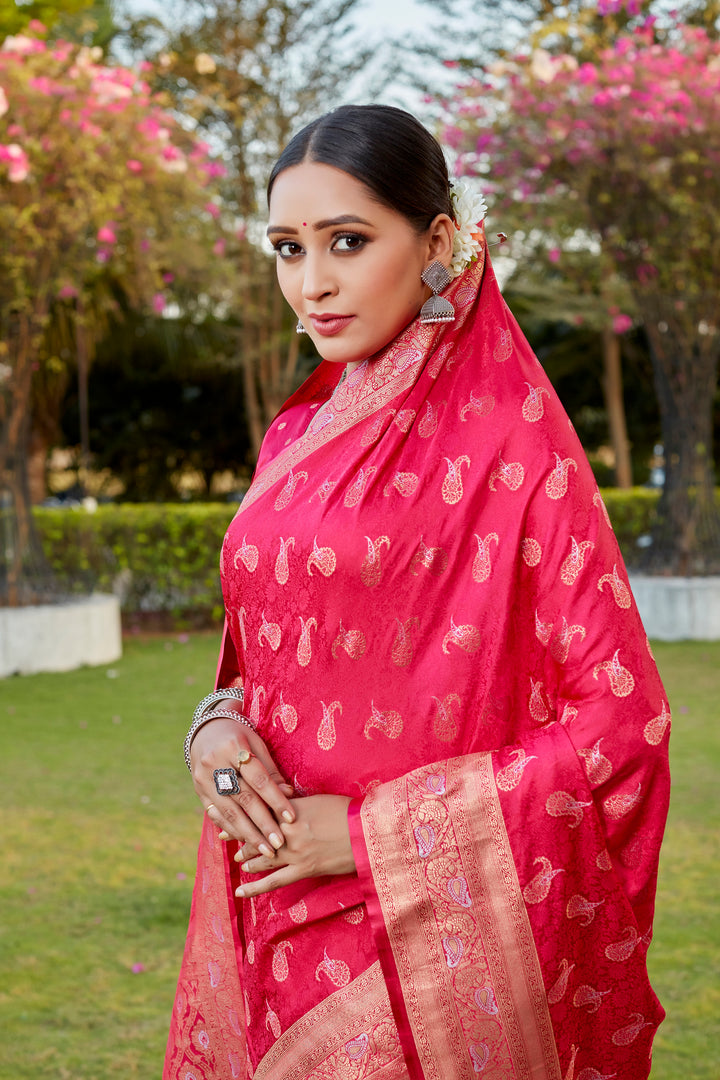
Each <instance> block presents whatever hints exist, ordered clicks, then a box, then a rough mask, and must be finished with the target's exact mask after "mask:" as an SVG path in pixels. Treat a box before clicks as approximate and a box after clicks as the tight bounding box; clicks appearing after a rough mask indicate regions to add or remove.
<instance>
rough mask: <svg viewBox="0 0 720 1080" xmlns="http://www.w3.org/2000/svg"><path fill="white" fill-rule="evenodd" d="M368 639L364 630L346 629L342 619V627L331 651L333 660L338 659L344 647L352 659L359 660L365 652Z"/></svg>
mask: <svg viewBox="0 0 720 1080" xmlns="http://www.w3.org/2000/svg"><path fill="white" fill-rule="evenodd" d="M366 648H367V641H366V638H365V635H364V634H363V632H362V630H346V629H345V627H344V626H343V624H342V620H341V621H340V629H339V630H338V632H337V635H336V637H335V640H334V641H333V643H332V647H331V650H330V651H331V652H332V656H333V660H337V658H338V656H339V655H340V650H341V649H343V650H344V651H345V652H346V653H347V655H348V656H349V657H350V659H351V660H359V659H360V657H361V656H363V654H364V653H365V649H366Z"/></svg>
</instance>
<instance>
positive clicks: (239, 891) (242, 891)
mask: <svg viewBox="0 0 720 1080" xmlns="http://www.w3.org/2000/svg"><path fill="white" fill-rule="evenodd" d="M235 895H236V896H244V895H245V890H244V889H243V887H242V885H241V886H240V888H239V889H236V890H235Z"/></svg>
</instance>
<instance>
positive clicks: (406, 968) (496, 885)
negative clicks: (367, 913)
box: [361, 754, 560, 1080]
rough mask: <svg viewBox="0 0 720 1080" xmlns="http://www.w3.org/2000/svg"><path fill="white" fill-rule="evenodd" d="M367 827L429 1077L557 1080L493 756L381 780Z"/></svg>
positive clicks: (367, 805)
mask: <svg viewBox="0 0 720 1080" xmlns="http://www.w3.org/2000/svg"><path fill="white" fill-rule="evenodd" d="M361 820H362V824H363V830H364V834H365V840H366V844H367V849H368V857H369V862H370V867H371V871H372V875H373V883H374V887H375V889H376V890H377V894H378V897H379V902H380V905H381V907H382V910H383V914H384V918H385V925H386V928H387V933H388V937H389V940H390V944H391V947H392V951H393V956H394V959H395V965H396V967H397V972H398V975H399V981H400V985H401V988H402V995H403V1000H404V1004H405V1008H406V1010H407V1015H408V1018H409V1021H410V1026H411V1028H412V1032H413V1037H414V1040H415V1046H416V1048H417V1053H418V1056H419V1059H420V1063H421V1067H422V1070H423V1075H424V1076H425V1077H426V1078H427V1080H472V1078H474V1077H475V1076H476V1075H477V1073H478V1072H483V1073H484V1074H485V1075H488V1076H492V1078H493V1080H560V1064H559V1061H558V1056H557V1050H556V1047H555V1041H554V1037H553V1033H552V1025H551V1021H550V1015H549V1010H548V1005H547V1000H546V996H545V989H544V985H543V979H542V972H541V969H540V962H539V959H538V955H537V951H536V949H535V944H534V941H533V937H532V931H531V928H530V924H529V921H528V919H527V914H526V912H525V907H524V902H523V898H522V892H521V889H520V883H519V881H518V878H517V873H516V871H515V866H514V862H513V858H512V853H511V849H510V845H509V841H508V837H507V832H506V830H505V825H504V821H503V818H502V812H501V808H500V802H499V798H498V794H497V789H496V787H495V781H494V777H493V770H492V758H491V756H490V755H489V754H477V755H473V756H471V757H465V758H458V759H451V760H450V761H448V762H446V763H443V764H437V763H436V764H435V765H431V766H427V767H424V768H422V769H418V770H416V771H415V772H413V773H411V774H409V775H408V776H407V777H402V778H400V779H398V780H396V781H393V782H392V783H390V784H385V785H382V787H380V788H378V789H377V790H376V791H375V792H373V793H372V794H371V795H369V796H367V797H366V799H365V801H364V803H363V806H362V810H361ZM486 1070H487V1071H486Z"/></svg>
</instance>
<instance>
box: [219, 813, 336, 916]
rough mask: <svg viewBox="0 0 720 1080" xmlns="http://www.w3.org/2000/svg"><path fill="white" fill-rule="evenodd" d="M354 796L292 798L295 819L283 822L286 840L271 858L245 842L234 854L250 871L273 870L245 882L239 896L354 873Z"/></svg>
mask: <svg viewBox="0 0 720 1080" xmlns="http://www.w3.org/2000/svg"><path fill="white" fill-rule="evenodd" d="M350 802H351V800H350V799H349V798H348V797H346V796H345V795H308V796H307V798H303V799H293V800H292V805H293V807H294V809H295V817H296V820H295V822H294V823H293V824H290V823H285V822H283V823H282V825H281V826H280V828H281V829H282V834H283V837H284V838H285V843H284V844H283V846H282V847H281V848H280V850H279V851H276V852H274V854H273V855H272V856H271V857H270V858H268V857H267V856H266V855H264V854H260V853H258V850H257V848H256V845H253V844H245V845H243V847H242V848H241V849H240V850H239V851H238V853H237V854H236V855H235V859H236V861H237V862H242V868H243V870H245V871H246V873H249V874H261V873H264V872H265V871H268V870H271V871H273V873H270V874H268V875H267V877H264V878H260V879H258V880H257V881H248V882H245V883H244V884H243V885H242V886H241V887H240V888H239V889H237V891H236V893H235V895H236V896H246V897H247V896H259V895H260V893H266V892H271V891H272V890H273V889H279V888H280V887H281V886H282V885H289V884H290V883H291V882H293V881H300V880H301V879H302V878H310V877H324V876H325V875H330V874H353V873H355V869H356V867H355V859H354V857H353V852H352V845H351V843H350V830H349V828H348V820H347V811H348V806H349V805H350Z"/></svg>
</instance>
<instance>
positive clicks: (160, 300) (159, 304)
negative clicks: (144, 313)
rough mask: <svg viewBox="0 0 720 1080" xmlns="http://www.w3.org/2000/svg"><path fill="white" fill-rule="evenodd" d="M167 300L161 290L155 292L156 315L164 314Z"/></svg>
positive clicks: (153, 304)
mask: <svg viewBox="0 0 720 1080" xmlns="http://www.w3.org/2000/svg"><path fill="white" fill-rule="evenodd" d="M166 303H167V301H166V300H165V297H164V296H163V294H162V293H161V292H158V293H155V295H154V296H153V300H152V307H153V311H154V312H155V314H156V315H162V313H163V311H164V310H165V305H166Z"/></svg>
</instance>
